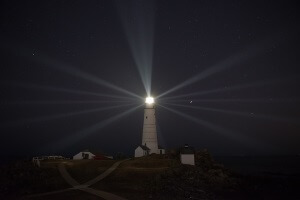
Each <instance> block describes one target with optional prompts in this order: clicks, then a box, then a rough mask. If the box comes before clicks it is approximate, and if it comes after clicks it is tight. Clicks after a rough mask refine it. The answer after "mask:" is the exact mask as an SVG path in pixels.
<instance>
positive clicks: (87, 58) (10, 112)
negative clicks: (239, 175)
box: [0, 0, 300, 155]
mask: <svg viewBox="0 0 300 200" xmlns="http://www.w3.org/2000/svg"><path fill="white" fill-rule="evenodd" d="M0 7H1V8H0V9H1V17H0V20H1V21H0V22H1V23H0V31H1V32H0V36H1V42H0V44H1V48H0V49H1V54H0V55H1V67H0V81H1V82H0V83H1V84H0V97H1V98H0V117H1V121H0V134H1V140H0V150H1V151H0V154H1V155H42V154H46V155H48V154H65V153H67V154H75V153H77V152H78V151H80V150H83V149H86V148H91V149H96V150H98V151H103V152H107V153H110V154H115V153H117V152H124V153H126V154H128V155H133V153H134V149H135V148H136V146H137V145H139V144H140V143H141V137H142V126H143V112H144V111H143V107H144V98H145V97H146V96H147V92H148V93H151V95H152V96H153V97H154V98H155V97H158V98H157V99H156V117H157V124H158V127H157V128H158V135H159V136H158V137H159V141H160V142H159V143H160V144H161V145H162V146H164V147H166V148H174V147H180V146H182V145H184V144H185V143H188V144H189V145H191V146H193V147H195V148H197V149H203V148H206V149H208V150H209V151H210V152H212V153H213V154H214V155H270V154H299V153H300V104H299V103H300V94H299V85H300V84H299V82H300V80H299V75H300V69H299V66H300V65H299V64H300V61H299V56H300V50H299V46H300V41H299V33H300V29H299V24H300V23H299V19H300V18H299V17H300V16H299V8H298V7H297V6H296V1H295V2H292V1H240V0H236V1H233V0H229V1H200V0H197V1H178V0H170V1H156V2H152V1H142V0H137V1H100V0H97V1H1V5H0ZM137 106H139V107H137Z"/></svg>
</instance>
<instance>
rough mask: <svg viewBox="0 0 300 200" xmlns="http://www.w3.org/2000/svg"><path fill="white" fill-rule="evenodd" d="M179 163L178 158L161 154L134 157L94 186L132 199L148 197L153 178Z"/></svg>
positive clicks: (138, 199) (137, 199)
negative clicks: (167, 157)
mask: <svg viewBox="0 0 300 200" xmlns="http://www.w3.org/2000/svg"><path fill="white" fill-rule="evenodd" d="M178 165H179V163H178V161H177V160H175V159H165V158H163V156H159V155H158V156H149V157H143V158H136V159H132V160H129V161H126V162H124V163H122V164H121V165H120V166H119V167H118V168H117V169H116V170H115V171H114V172H113V173H112V174H111V175H110V176H108V177H107V178H105V179H104V180H102V181H100V182H99V183H96V184H95V185H93V188H96V189H99V190H104V191H107V192H111V193H114V194H117V195H120V196H122V197H124V198H128V199H132V200H135V199H136V200H140V199H148V198H149V197H150V196H149V195H148V194H149V192H148V191H147V188H148V184H151V182H152V181H153V178H154V177H155V176H156V175H157V174H160V173H163V172H164V171H166V170H168V169H170V168H172V167H175V166H178Z"/></svg>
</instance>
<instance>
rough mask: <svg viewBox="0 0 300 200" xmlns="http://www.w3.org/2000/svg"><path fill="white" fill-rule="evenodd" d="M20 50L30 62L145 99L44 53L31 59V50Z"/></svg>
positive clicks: (20, 53) (20, 48)
mask: <svg viewBox="0 0 300 200" xmlns="http://www.w3.org/2000/svg"><path fill="white" fill-rule="evenodd" d="M18 49H19V52H18V55H21V56H23V57H25V58H27V59H30V60H32V59H33V60H34V61H36V62H38V63H41V64H43V65H44V66H48V67H50V68H52V69H56V70H58V71H61V72H65V73H67V74H69V75H72V76H74V77H78V78H82V79H83V80H87V81H90V82H92V83H95V84H97V85H100V86H104V87H107V88H110V89H113V90H116V91H119V92H121V93H123V94H127V95H129V96H132V97H137V98H139V99H143V98H142V97H140V96H139V95H137V94H135V93H133V92H130V91H128V90H125V89H123V88H121V87H119V86H116V85H114V84H112V83H109V82H107V81H105V80H102V79H100V78H98V77H97V76H95V75H92V74H89V73H87V72H84V71H82V70H80V69H77V68H74V67H73V66H70V65H68V64H66V63H63V62H59V61H57V60H54V59H51V58H50V57H48V56H45V55H43V54H42V53H39V56H35V57H34V58H33V57H32V56H31V57H29V55H28V53H27V52H28V51H29V50H27V49H26V48H22V47H18ZM13 51H15V49H13Z"/></svg>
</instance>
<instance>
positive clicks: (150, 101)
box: [146, 97, 154, 104]
mask: <svg viewBox="0 0 300 200" xmlns="http://www.w3.org/2000/svg"><path fill="white" fill-rule="evenodd" d="M153 103H154V98H153V97H147V98H146V104H153Z"/></svg>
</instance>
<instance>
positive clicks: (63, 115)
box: [0, 103, 134, 127]
mask: <svg viewBox="0 0 300 200" xmlns="http://www.w3.org/2000/svg"><path fill="white" fill-rule="evenodd" d="M131 105H134V104H132V103H131V104H125V105H117V106H107V107H101V108H93V109H88V110H81V111H75V112H69V113H60V114H56V115H49V116H40V117H34V118H27V119H22V120H18V121H11V122H5V123H1V124H0V127H15V126H21V125H24V124H31V123H37V122H43V121H50V120H57V119H61V118H66V117H72V116H76V115H82V114H89V113H93V112H99V111H104V110H110V109H116V108H121V107H125V106H131Z"/></svg>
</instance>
